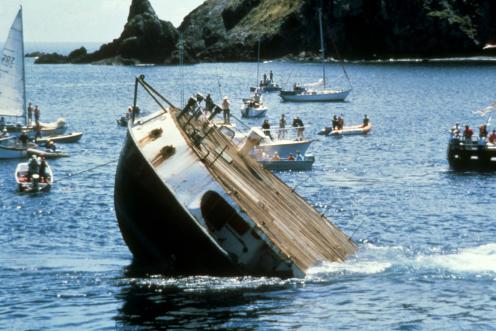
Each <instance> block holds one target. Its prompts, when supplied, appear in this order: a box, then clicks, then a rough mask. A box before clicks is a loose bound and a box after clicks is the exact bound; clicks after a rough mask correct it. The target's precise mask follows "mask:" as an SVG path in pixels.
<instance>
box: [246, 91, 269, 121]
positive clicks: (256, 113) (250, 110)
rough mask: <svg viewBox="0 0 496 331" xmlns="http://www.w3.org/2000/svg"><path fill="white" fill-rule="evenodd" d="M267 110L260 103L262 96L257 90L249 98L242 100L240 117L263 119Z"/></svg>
mask: <svg viewBox="0 0 496 331" xmlns="http://www.w3.org/2000/svg"><path fill="white" fill-rule="evenodd" d="M267 110H268V108H267V107H266V106H265V105H264V103H263V101H262V96H261V95H260V92H259V91H258V90H257V91H255V94H254V95H253V96H252V97H251V98H244V99H243V105H242V106H241V116H242V117H245V118H260V117H264V116H265V114H266V113H267Z"/></svg>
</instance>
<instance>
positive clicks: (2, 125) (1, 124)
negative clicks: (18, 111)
mask: <svg viewBox="0 0 496 331" xmlns="http://www.w3.org/2000/svg"><path fill="white" fill-rule="evenodd" d="M3 129H5V117H3V116H2V117H0V130H2V131H3Z"/></svg>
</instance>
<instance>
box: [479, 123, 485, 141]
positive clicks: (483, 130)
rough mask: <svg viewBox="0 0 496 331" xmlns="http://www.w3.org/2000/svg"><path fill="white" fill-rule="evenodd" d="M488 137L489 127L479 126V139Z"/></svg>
mask: <svg viewBox="0 0 496 331" xmlns="http://www.w3.org/2000/svg"><path fill="white" fill-rule="evenodd" d="M486 137H487V125H486V124H482V125H481V126H479V138H486Z"/></svg>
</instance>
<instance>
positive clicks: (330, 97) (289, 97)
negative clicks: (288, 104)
mask: <svg viewBox="0 0 496 331" xmlns="http://www.w3.org/2000/svg"><path fill="white" fill-rule="evenodd" d="M350 92H351V90H343V91H339V90H327V91H305V92H302V93H293V92H292V91H282V92H281V93H280V94H279V95H280V97H281V98H282V99H283V101H292V102H332V101H344V100H345V99H346V98H347V97H348V95H349V94H350Z"/></svg>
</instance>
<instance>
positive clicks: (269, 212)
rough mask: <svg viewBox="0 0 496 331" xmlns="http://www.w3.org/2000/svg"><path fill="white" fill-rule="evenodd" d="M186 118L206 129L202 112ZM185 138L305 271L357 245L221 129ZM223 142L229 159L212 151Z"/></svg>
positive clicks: (267, 233)
mask: <svg viewBox="0 0 496 331" xmlns="http://www.w3.org/2000/svg"><path fill="white" fill-rule="evenodd" d="M187 117H188V116H183V117H182V118H181V119H180V121H179V122H181V123H184V122H186V120H187V119H186V118H187ZM190 123H191V124H193V125H194V126H195V128H196V129H197V130H198V131H200V132H201V133H202V135H204V134H205V130H207V131H208V129H209V127H208V126H207V125H205V119H204V118H202V117H200V119H199V120H195V119H193V120H192V121H191V122H190ZM189 142H190V146H191V147H192V148H193V149H194V150H195V151H196V153H197V154H198V155H199V157H204V156H205V155H206V154H207V153H208V152H210V154H209V155H208V157H207V158H206V159H205V161H204V162H205V164H206V165H207V167H208V168H209V169H210V171H211V172H212V174H213V175H214V176H215V177H216V178H217V180H218V181H219V183H220V184H221V185H222V186H223V187H224V189H225V190H226V192H228V194H229V195H230V196H231V198H232V199H233V200H234V201H235V202H236V203H237V204H238V205H239V206H240V207H241V208H242V209H243V210H244V211H245V212H246V213H247V215H248V216H249V217H250V218H251V219H252V220H253V221H254V222H255V223H256V225H257V226H258V227H259V229H261V231H262V232H263V233H264V234H265V235H266V236H267V237H268V238H269V239H270V241H271V242H272V243H273V244H274V245H275V246H277V247H278V249H279V250H280V251H281V252H282V253H283V254H284V255H286V256H287V257H288V258H290V259H291V260H292V261H293V262H294V263H295V264H296V265H297V266H298V267H299V268H301V269H302V270H303V271H306V270H307V269H308V268H310V267H311V266H313V265H315V264H316V263H317V262H319V261H322V260H326V261H343V260H344V259H345V257H346V256H347V255H349V254H351V253H353V252H354V251H355V250H356V246H355V244H354V243H353V242H352V241H351V240H349V238H348V237H347V236H346V235H345V234H344V233H342V232H341V231H340V230H339V229H338V228H337V227H335V226H334V225H333V224H332V223H331V222H330V221H329V220H327V219H326V218H325V217H323V216H321V215H320V214H319V213H317V211H316V210H315V209H314V208H313V207H311V206H310V205H309V204H308V203H307V202H306V201H305V200H304V199H303V198H301V197H300V196H299V195H297V194H296V193H293V192H292V190H291V188H289V187H288V186H287V185H286V184H284V183H283V182H282V181H281V180H279V179H278V178H277V177H276V176H275V175H273V174H272V173H270V172H269V171H268V170H265V169H263V168H262V166H261V165H259V164H258V163H257V162H256V161H255V160H254V159H252V158H251V157H248V156H247V157H241V156H240V155H239V154H238V148H237V146H236V145H234V143H233V142H232V141H230V140H229V139H228V138H227V137H226V136H224V135H223V134H222V133H221V132H220V131H218V130H213V131H211V132H210V134H209V135H208V136H207V137H206V138H205V139H204V140H203V141H202V144H201V147H195V146H194V145H193V144H192V143H191V141H189ZM226 146H227V149H226V150H225V151H224V153H225V154H227V155H229V157H230V158H231V159H232V162H230V163H228V162H227V161H226V160H225V159H224V158H223V157H218V158H217V156H218V153H217V152H216V150H217V151H218V150H219V148H220V149H223V148H224V147H226ZM216 158H217V160H215V159H216ZM228 159H229V158H228ZM214 160H215V162H213V161H214ZM212 162H213V164H212ZM250 170H251V171H250ZM252 172H255V173H256V174H257V175H258V176H259V177H260V178H261V179H260V180H259V179H257V178H256V177H255V176H254V175H253V173H252Z"/></svg>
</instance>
